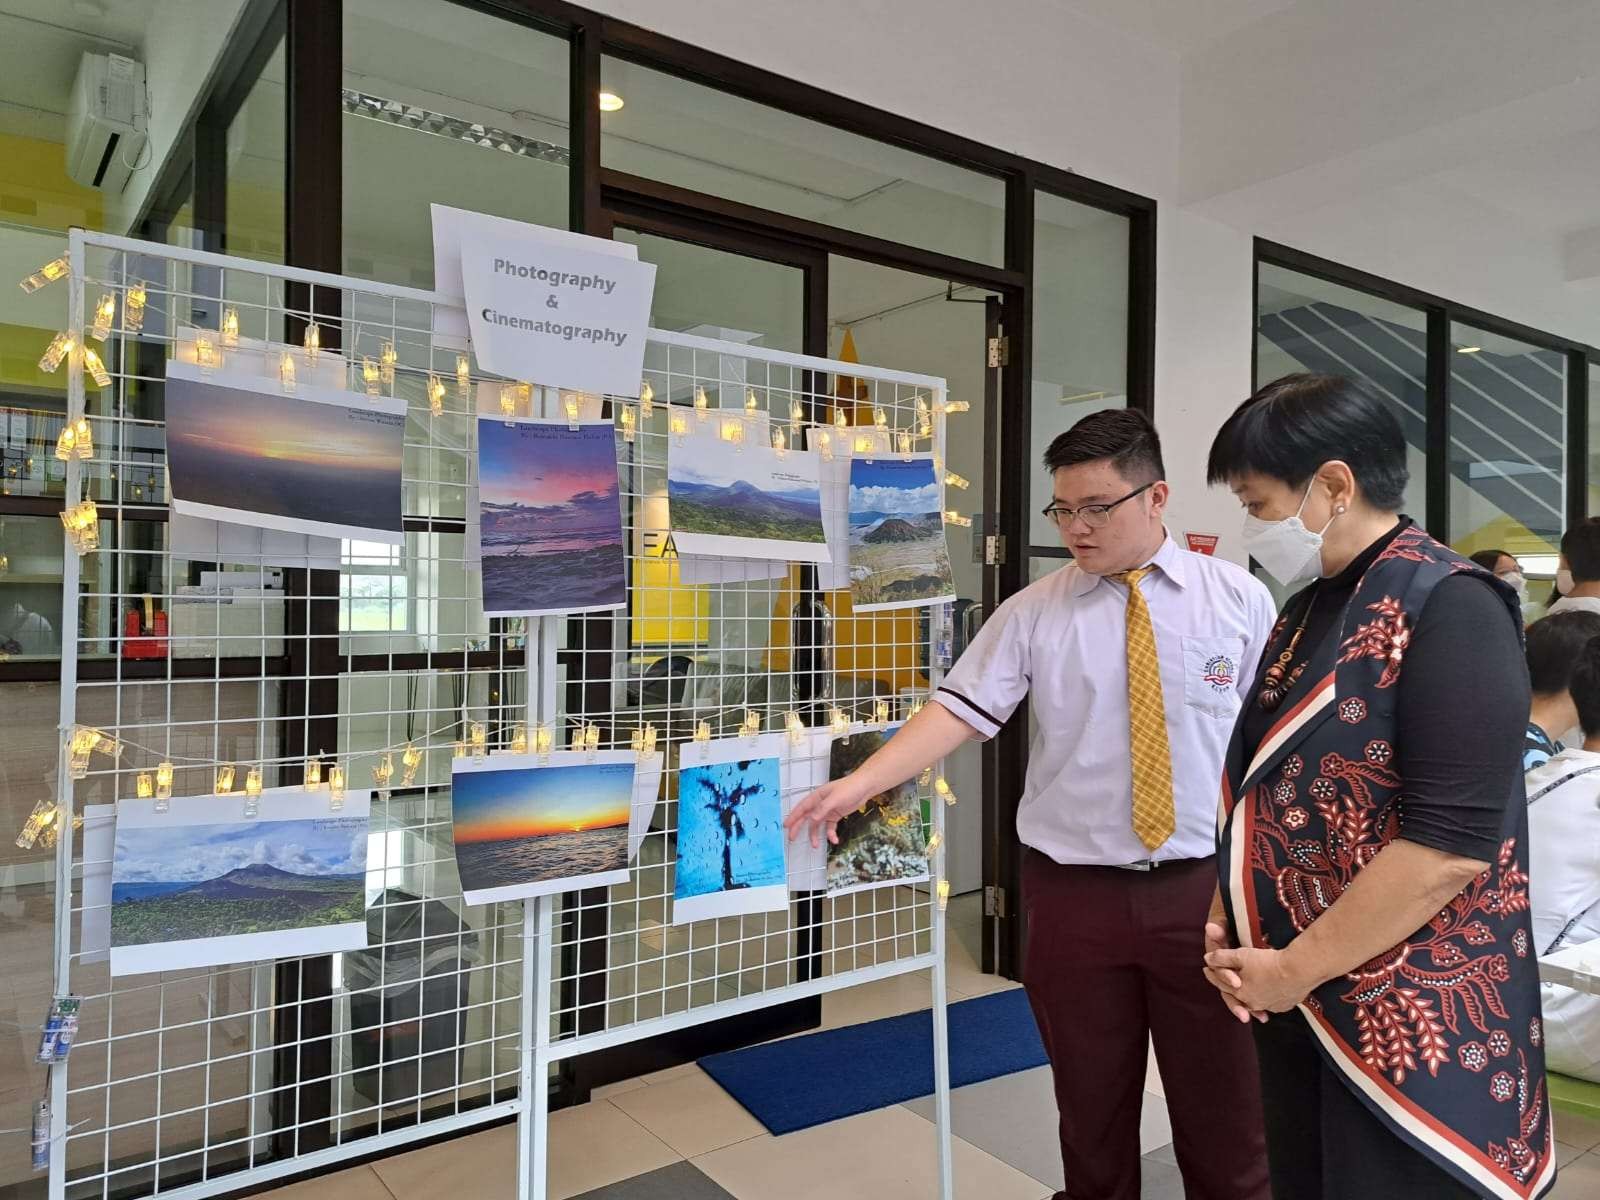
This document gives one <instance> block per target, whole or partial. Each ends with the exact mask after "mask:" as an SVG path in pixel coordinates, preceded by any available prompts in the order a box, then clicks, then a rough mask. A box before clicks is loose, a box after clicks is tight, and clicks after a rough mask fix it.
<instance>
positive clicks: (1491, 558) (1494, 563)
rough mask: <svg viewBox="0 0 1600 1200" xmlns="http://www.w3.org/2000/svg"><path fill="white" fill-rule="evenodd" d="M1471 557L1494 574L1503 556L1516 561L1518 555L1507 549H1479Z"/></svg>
mask: <svg viewBox="0 0 1600 1200" xmlns="http://www.w3.org/2000/svg"><path fill="white" fill-rule="evenodd" d="M1470 557H1471V559H1472V561H1473V562H1475V563H1477V564H1478V565H1479V566H1480V567H1482V568H1483V569H1484V570H1485V571H1488V572H1489V573H1490V574H1491V575H1492V574H1494V569H1495V568H1496V567H1498V566H1499V565H1500V560H1501V559H1502V558H1509V559H1511V560H1513V561H1515V560H1516V557H1517V556H1516V555H1515V554H1510V553H1508V552H1507V551H1505V550H1479V551H1478V552H1477V553H1476V554H1473V555H1471V556H1470Z"/></svg>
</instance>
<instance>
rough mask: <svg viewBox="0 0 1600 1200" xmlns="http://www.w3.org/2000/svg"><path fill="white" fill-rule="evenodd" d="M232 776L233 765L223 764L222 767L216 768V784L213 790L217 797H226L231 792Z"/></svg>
mask: <svg viewBox="0 0 1600 1200" xmlns="http://www.w3.org/2000/svg"><path fill="white" fill-rule="evenodd" d="M233 776H234V769H233V764H231V763H223V764H222V766H220V767H218V768H217V783H216V788H215V789H214V790H215V791H216V793H217V795H219V796H226V795H227V794H228V793H229V792H231V791H233Z"/></svg>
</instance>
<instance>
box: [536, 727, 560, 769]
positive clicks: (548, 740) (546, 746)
mask: <svg viewBox="0 0 1600 1200" xmlns="http://www.w3.org/2000/svg"><path fill="white" fill-rule="evenodd" d="M555 743H556V734H555V730H553V729H551V728H550V726H548V725H541V726H539V727H538V728H537V729H535V730H534V731H533V750H534V753H535V754H537V755H538V756H539V761H540V762H541V763H546V762H549V761H550V751H551V750H552V749H553V748H554V746H555Z"/></svg>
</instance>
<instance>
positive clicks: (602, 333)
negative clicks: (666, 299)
mask: <svg viewBox="0 0 1600 1200" xmlns="http://www.w3.org/2000/svg"><path fill="white" fill-rule="evenodd" d="M461 277H462V282H463V283H464V284H465V285H466V293H467V324H468V326H469V328H470V329H471V331H472V344H473V349H474V350H475V351H476V353H477V356H478V362H479V364H480V365H481V366H482V367H483V368H484V369H485V370H487V371H491V372H493V373H494V374H496V375H503V376H505V377H506V378H508V379H524V380H527V381H529V382H530V383H536V384H541V385H543V386H545V387H561V388H570V389H572V390H574V391H581V392H605V393H610V394H613V395H622V396H633V395H637V394H638V391H639V380H640V377H641V373H642V371H643V367H644V339H645V330H646V329H648V328H649V325H650V300H651V296H652V295H653V294H654V291H655V282H656V268H655V265H654V264H652V263H641V262H629V261H627V260H626V259H621V258H618V257H617V256H616V255H614V254H602V253H597V252H596V251H594V250H592V249H590V248H588V247H587V246H585V247H582V248H577V247H572V246H558V245H554V244H551V243H549V242H547V241H544V240H542V239H538V238H529V237H511V236H506V235H503V234H498V233H487V232H483V231H480V230H475V229H468V230H464V231H463V232H462V234H461Z"/></svg>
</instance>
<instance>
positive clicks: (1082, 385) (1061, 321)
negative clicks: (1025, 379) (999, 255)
mask: <svg viewBox="0 0 1600 1200" xmlns="http://www.w3.org/2000/svg"><path fill="white" fill-rule="evenodd" d="M1130 224H1131V222H1130V221H1129V220H1128V218H1127V217H1124V216H1120V215H1118V214H1116V213H1108V212H1104V211H1102V210H1101V209H1098V208H1090V207H1089V206H1088V205H1084V204H1077V203H1074V202H1073V201H1071V200H1064V199H1062V198H1061V197H1060V196H1052V195H1050V194H1049V193H1048V192H1036V193H1035V198H1034V223H1033V247H1034V249H1033V271H1034V276H1033V277H1034V293H1033V330H1034V339H1033V341H1034V349H1033V404H1032V409H1033V414H1032V415H1033V430H1032V438H1031V441H1032V446H1031V447H1030V449H1029V453H1028V465H1027V469H1028V472H1029V475H1028V478H1029V480H1030V485H1029V513H1028V521H1029V526H1028V540H1029V541H1030V542H1032V543H1033V544H1034V545H1036V546H1055V545H1059V544H1060V541H1061V538H1060V534H1059V533H1058V532H1057V530H1056V527H1055V526H1054V525H1052V524H1051V523H1050V522H1049V521H1048V520H1046V519H1045V518H1044V517H1043V516H1042V515H1041V510H1042V509H1043V508H1044V506H1045V505H1046V504H1048V503H1050V496H1051V490H1050V476H1049V475H1047V474H1046V473H1045V472H1044V470H1043V469H1042V468H1041V467H1040V465H1039V464H1040V462H1041V460H1042V458H1043V456H1044V452H1045V450H1046V448H1047V447H1048V446H1049V445H1050V443H1051V441H1052V440H1053V439H1054V438H1055V437H1056V435H1057V434H1061V433H1065V432H1066V431H1067V430H1068V429H1070V428H1072V426H1073V425H1074V424H1075V423H1076V422H1078V421H1080V420H1082V419H1083V418H1084V417H1086V416H1088V415H1089V414H1090V413H1092V412H1098V411H1099V410H1100V409H1104V408H1122V407H1124V406H1125V405H1126V404H1127V403H1128V236H1129V227H1130Z"/></svg>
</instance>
